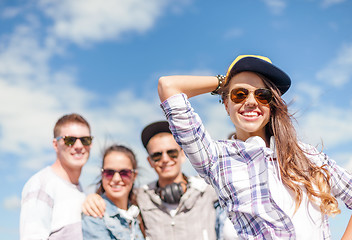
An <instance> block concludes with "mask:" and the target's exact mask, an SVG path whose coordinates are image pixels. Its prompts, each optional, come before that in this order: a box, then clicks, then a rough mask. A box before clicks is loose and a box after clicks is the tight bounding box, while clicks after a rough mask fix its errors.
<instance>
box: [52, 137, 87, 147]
mask: <svg viewBox="0 0 352 240" xmlns="http://www.w3.org/2000/svg"><path fill="white" fill-rule="evenodd" d="M61 138H62V139H63V140H64V143H65V145H66V146H69V147H70V146H73V145H74V144H75V142H76V140H77V139H79V140H81V143H82V145H83V146H89V145H91V144H92V140H93V137H92V136H87V137H71V136H64V137H63V136H60V137H57V138H56V140H57V141H59V140H60V139H61Z"/></svg>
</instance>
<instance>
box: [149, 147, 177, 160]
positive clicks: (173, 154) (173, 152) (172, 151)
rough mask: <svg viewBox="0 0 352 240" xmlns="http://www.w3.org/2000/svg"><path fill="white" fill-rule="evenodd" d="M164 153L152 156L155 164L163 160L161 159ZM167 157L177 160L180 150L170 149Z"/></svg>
mask: <svg viewBox="0 0 352 240" xmlns="http://www.w3.org/2000/svg"><path fill="white" fill-rule="evenodd" d="M163 153H164V152H155V153H153V154H150V158H151V159H152V160H153V161H154V162H158V161H160V160H161V157H162V156H163ZM166 153H167V155H168V156H169V157H170V158H173V159H176V158H178V155H179V150H177V149H170V150H167V151H166Z"/></svg>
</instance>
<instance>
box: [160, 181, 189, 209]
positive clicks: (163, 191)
mask: <svg viewBox="0 0 352 240" xmlns="http://www.w3.org/2000/svg"><path fill="white" fill-rule="evenodd" d="M182 184H185V183H183V182H182V183H171V184H168V185H166V186H165V187H159V183H158V184H157V186H158V188H157V189H156V192H157V194H159V196H160V198H161V200H163V201H164V202H166V203H170V204H176V203H179V202H180V199H181V197H182V195H183V194H184V191H183V188H182Z"/></svg>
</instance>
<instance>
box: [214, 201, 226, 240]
mask: <svg viewBox="0 0 352 240" xmlns="http://www.w3.org/2000/svg"><path fill="white" fill-rule="evenodd" d="M214 208H215V214H216V219H215V232H216V239H217V240H223V239H224V236H223V235H224V234H223V232H224V222H225V219H226V217H227V215H226V212H225V210H224V209H223V208H222V207H221V206H220V204H219V201H216V202H215V203H214Z"/></svg>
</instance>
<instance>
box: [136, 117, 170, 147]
mask: <svg viewBox="0 0 352 240" xmlns="http://www.w3.org/2000/svg"><path fill="white" fill-rule="evenodd" d="M162 132H166V133H170V134H171V131H170V128H169V123H168V122H167V121H158V122H153V123H151V124H149V125H148V126H146V127H145V128H144V129H143V131H142V135H141V138H142V143H143V146H144V147H145V148H147V145H148V142H149V140H150V139H151V138H152V137H154V136H155V135H156V134H158V133H162Z"/></svg>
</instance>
